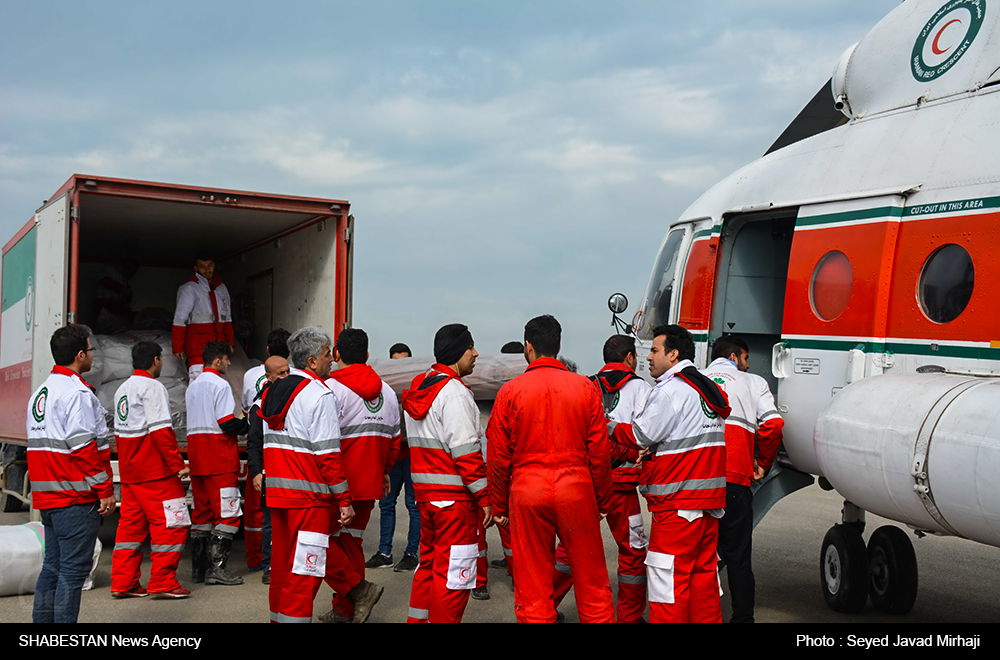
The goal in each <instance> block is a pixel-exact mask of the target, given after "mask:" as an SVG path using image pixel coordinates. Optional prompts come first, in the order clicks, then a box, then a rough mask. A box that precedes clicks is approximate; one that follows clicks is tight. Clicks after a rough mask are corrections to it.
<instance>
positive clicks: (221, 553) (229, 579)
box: [205, 534, 243, 585]
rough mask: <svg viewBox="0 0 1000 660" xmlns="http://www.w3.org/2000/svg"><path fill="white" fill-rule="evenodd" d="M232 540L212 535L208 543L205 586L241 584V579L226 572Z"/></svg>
mask: <svg viewBox="0 0 1000 660" xmlns="http://www.w3.org/2000/svg"><path fill="white" fill-rule="evenodd" d="M232 545H233V540H232V539H227V538H226V537H224V536H217V535H215V534H213V535H212V539H211V540H210V541H209V543H208V564H209V565H208V572H207V573H205V584H229V585H232V584H243V578H241V577H240V576H238V575H232V574H230V573H227V572H226V562H227V561H229V549H230V548H231V547H232Z"/></svg>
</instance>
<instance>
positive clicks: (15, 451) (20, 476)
mask: <svg viewBox="0 0 1000 660" xmlns="http://www.w3.org/2000/svg"><path fill="white" fill-rule="evenodd" d="M18 459H20V460H22V461H23V460H26V454H25V450H24V449H23V448H20V447H17V446H14V445H4V448H3V463H4V465H6V464H7V463H12V462H13V461H15V460H18ZM27 476H28V470H27V468H26V467H25V466H24V465H9V466H7V482H6V485H7V489H8V490H12V491H15V492H21V489H22V488H23V486H24V480H25V479H26V478H27ZM22 508H24V502H22V501H21V500H19V499H18V498H16V497H14V496H13V495H7V494H0V511H2V512H3V513H16V512H18V511H20V510H21V509H22Z"/></svg>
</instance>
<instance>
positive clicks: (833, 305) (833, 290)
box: [809, 250, 854, 321]
mask: <svg viewBox="0 0 1000 660" xmlns="http://www.w3.org/2000/svg"><path fill="white" fill-rule="evenodd" d="M853 286H854V270H853V269H852V268H851V260H850V259H848V258H847V255H846V254H844V253H843V252H839V251H837V250H832V251H830V252H827V253H826V254H824V255H823V258H822V259H820V260H819V263H818V264H816V268H815V269H814V270H813V274H812V283H811V284H810V285H809V303H810V304H811V305H812V310H813V313H814V314H815V315H816V316H818V317H819V318H821V319H823V320H824V321H832V320H833V319H835V318H837V317H838V316H840V315H841V314H842V313H843V311H844V310H845V309H847V303H848V301H850V299H851V287H853Z"/></svg>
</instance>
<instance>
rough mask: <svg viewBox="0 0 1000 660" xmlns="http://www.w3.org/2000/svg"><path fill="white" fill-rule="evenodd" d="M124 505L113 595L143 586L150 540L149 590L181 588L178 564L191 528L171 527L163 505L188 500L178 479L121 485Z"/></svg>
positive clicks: (113, 563)
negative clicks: (144, 548) (146, 543)
mask: <svg viewBox="0 0 1000 660" xmlns="http://www.w3.org/2000/svg"><path fill="white" fill-rule="evenodd" d="M121 488H122V505H121V510H120V518H119V520H118V532H117V534H116V535H115V550H114V553H113V554H112V556H111V591H116V592H117V591H128V590H129V589H132V588H133V587H137V586H139V567H140V565H141V564H142V544H143V542H144V541H145V540H146V538H147V536H148V537H149V538H150V546H151V547H150V553H149V555H150V570H149V583H148V585H147V589H148V590H149V591H150V592H151V593H154V592H163V591H171V590H173V589H176V588H177V587H179V586H181V584H180V582H178V581H177V564H179V563H180V560H181V552H183V550H184V544H185V543H186V542H187V535H188V528H187V527H167V523H166V518H165V516H164V514H163V502H164V501H165V500H174V499H177V498H181V497H184V487H183V486H182V485H181V480H180V479H178V478H177V477H166V478H165V479H155V480H153V481H144V482H142V483H138V484H126V483H123V484H122V485H121Z"/></svg>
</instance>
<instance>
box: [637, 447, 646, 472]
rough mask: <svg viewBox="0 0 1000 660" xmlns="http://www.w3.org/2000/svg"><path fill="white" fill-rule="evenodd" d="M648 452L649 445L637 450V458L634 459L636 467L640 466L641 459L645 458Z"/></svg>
mask: <svg viewBox="0 0 1000 660" xmlns="http://www.w3.org/2000/svg"><path fill="white" fill-rule="evenodd" d="M648 453H649V447H646V448H645V449H643V450H642V451H640V452H639V458H637V459H636V461H635V466H636V467H637V468H641V467H642V459H644V458H646V454H648Z"/></svg>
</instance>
